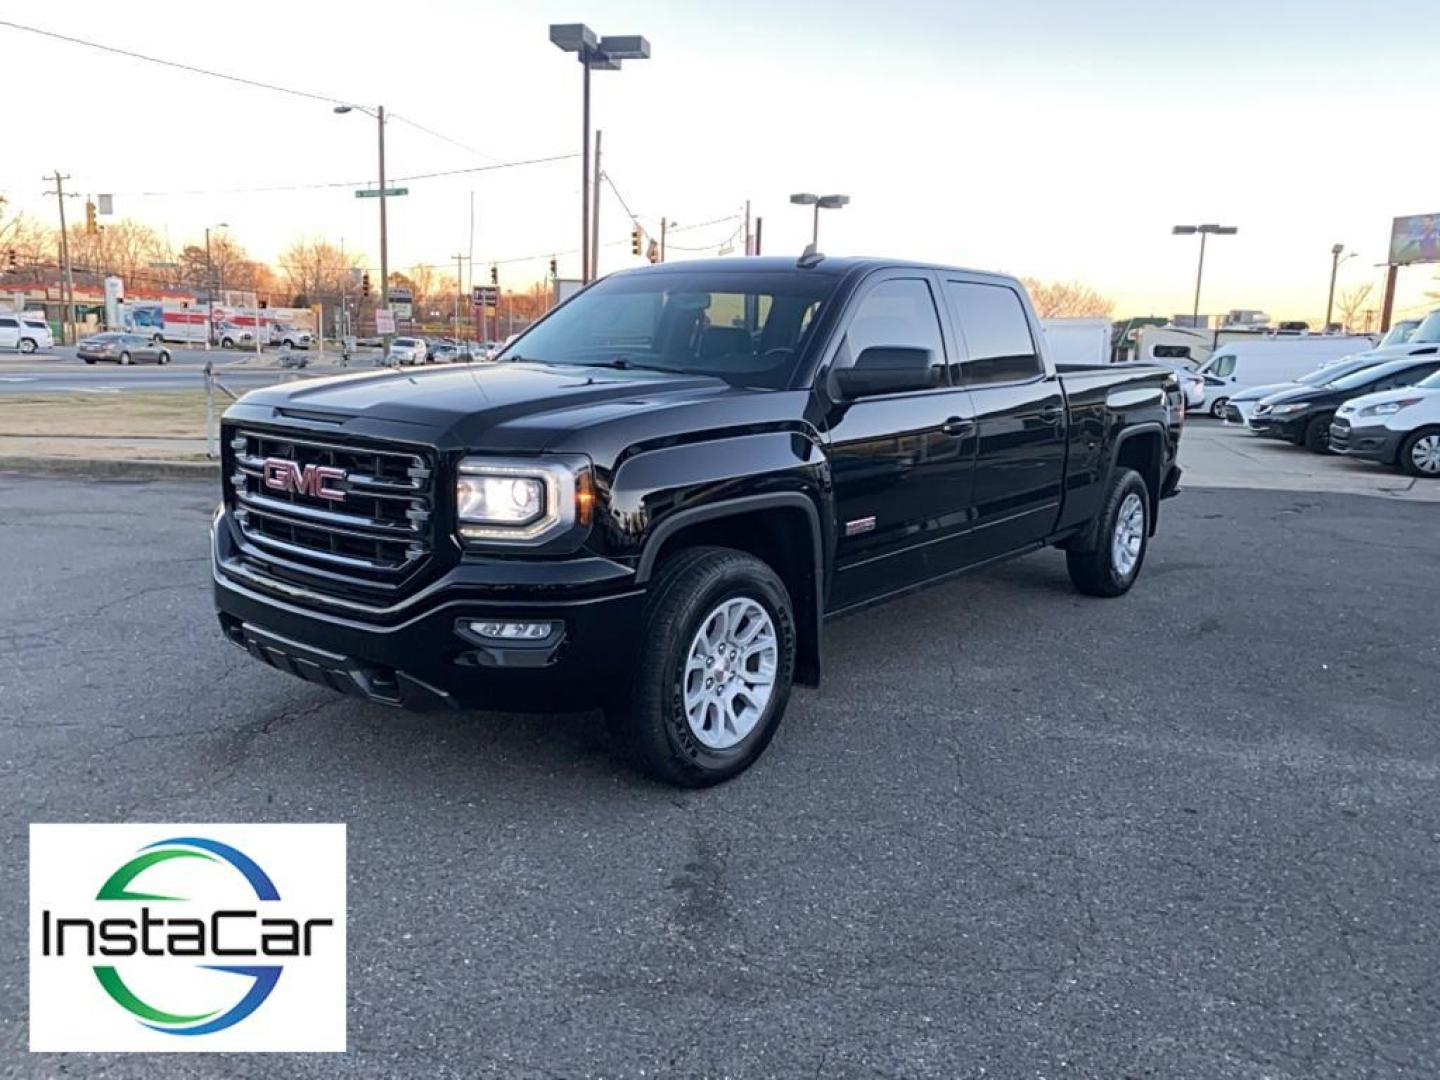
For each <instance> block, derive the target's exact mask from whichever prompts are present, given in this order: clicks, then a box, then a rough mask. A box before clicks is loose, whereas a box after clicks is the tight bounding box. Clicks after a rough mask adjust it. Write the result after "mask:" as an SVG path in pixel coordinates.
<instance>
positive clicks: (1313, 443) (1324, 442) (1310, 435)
mask: <svg viewBox="0 0 1440 1080" xmlns="http://www.w3.org/2000/svg"><path fill="white" fill-rule="evenodd" d="M1332 419H1334V417H1333V416H1332V415H1331V414H1330V413H1326V414H1324V415H1323V416H1317V417H1314V418H1313V419H1312V420H1311V421H1310V423H1308V424H1306V425H1305V439H1304V442H1305V449H1306V450H1309V451H1310V452H1311V453H1313V454H1328V453H1330V421H1331V420H1332Z"/></svg>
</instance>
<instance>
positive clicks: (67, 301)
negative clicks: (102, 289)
mask: <svg viewBox="0 0 1440 1080" xmlns="http://www.w3.org/2000/svg"><path fill="white" fill-rule="evenodd" d="M45 179H46V180H54V181H55V201H56V203H57V204H58V205H59V207H60V272H61V278H60V340H61V342H62V343H65V344H69V343H70V342H71V341H72V340H73V339H74V336H75V272H74V268H73V267H72V266H71V265H70V234H69V231H68V230H67V229H66V228H65V181H66V180H69V179H70V174H69V173H66V174H65V175H64V176H61V175H60V170H59V169H56V170H55V174H54V175H53V176H47V177H45ZM45 194H47V195H48V194H50V193H49V192H48V191H47V192H46V193H45Z"/></svg>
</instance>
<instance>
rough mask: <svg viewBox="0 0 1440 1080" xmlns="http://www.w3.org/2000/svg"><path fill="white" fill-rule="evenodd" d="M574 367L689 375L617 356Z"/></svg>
mask: <svg viewBox="0 0 1440 1080" xmlns="http://www.w3.org/2000/svg"><path fill="white" fill-rule="evenodd" d="M575 366H576V367H603V368H613V369H614V370H616V371H663V372H665V373H666V374H669V375H689V374H691V373H690V372H688V371H686V370H684V369H683V368H673V367H665V366H664V365H662V364H638V363H636V362H635V361H634V360H627V359H625V357H623V356H617V357H615V358H614V359H613V360H592V361H590V362H588V363H584V364H576V365H575Z"/></svg>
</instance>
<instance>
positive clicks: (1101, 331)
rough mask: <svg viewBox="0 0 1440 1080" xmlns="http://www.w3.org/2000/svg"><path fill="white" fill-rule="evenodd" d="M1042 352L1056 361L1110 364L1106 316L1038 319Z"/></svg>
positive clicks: (1110, 330)
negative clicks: (1043, 336)
mask: <svg viewBox="0 0 1440 1080" xmlns="http://www.w3.org/2000/svg"><path fill="white" fill-rule="evenodd" d="M1040 327H1041V329H1042V330H1044V331H1045V352H1046V353H1047V354H1048V355H1049V357H1050V359H1051V360H1052V361H1053V362H1054V363H1057V364H1108V363H1110V335H1111V334H1112V333H1113V332H1114V327H1113V326H1112V325H1111V323H1110V320H1109V319H1078V318H1077V319H1041V320H1040Z"/></svg>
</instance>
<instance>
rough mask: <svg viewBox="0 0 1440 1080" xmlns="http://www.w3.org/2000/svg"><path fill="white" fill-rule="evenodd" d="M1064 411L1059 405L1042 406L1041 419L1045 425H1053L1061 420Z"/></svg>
mask: <svg viewBox="0 0 1440 1080" xmlns="http://www.w3.org/2000/svg"><path fill="white" fill-rule="evenodd" d="M1064 411H1065V410H1064V409H1062V408H1060V406H1059V405H1042V406H1040V419H1041V420H1042V421H1043V422H1044V423H1047V424H1053V423H1055V422H1056V421H1057V420H1059V419H1060V416H1061V414H1062V413H1063V412H1064Z"/></svg>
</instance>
